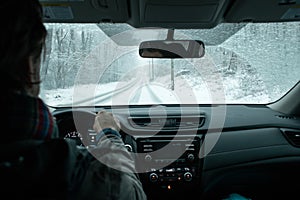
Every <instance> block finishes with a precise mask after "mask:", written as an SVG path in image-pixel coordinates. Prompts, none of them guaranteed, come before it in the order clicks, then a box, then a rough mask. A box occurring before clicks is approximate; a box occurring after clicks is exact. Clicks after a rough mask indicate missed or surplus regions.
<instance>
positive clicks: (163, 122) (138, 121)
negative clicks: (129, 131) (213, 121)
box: [128, 115, 205, 130]
mask: <svg viewBox="0 0 300 200" xmlns="http://www.w3.org/2000/svg"><path fill="white" fill-rule="evenodd" d="M128 121H129V123H130V124H131V125H132V127H134V128H139V129H151V130H161V129H163V130H172V129H189V128H200V127H201V126H203V124H204V121H205V116H204V115H197V116H194V115H193V116H168V117H162V116H152V117H149V116H134V117H129V118H128Z"/></svg>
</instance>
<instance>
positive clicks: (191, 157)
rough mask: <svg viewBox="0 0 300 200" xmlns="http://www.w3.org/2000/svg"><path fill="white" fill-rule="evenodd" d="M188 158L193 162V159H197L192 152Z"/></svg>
mask: <svg viewBox="0 0 300 200" xmlns="http://www.w3.org/2000/svg"><path fill="white" fill-rule="evenodd" d="M187 160H188V161H190V162H193V161H194V160H195V156H194V154H192V153H190V154H189V155H188V156H187Z"/></svg>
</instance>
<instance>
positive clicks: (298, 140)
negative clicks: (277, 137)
mask: <svg viewBox="0 0 300 200" xmlns="http://www.w3.org/2000/svg"><path fill="white" fill-rule="evenodd" d="M281 131H282V133H283V134H284V136H285V137H286V138H287V140H288V141H289V142H290V143H291V144H292V145H293V146H296V147H300V130H294V129H281Z"/></svg>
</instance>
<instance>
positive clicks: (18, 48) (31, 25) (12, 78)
mask: <svg viewBox="0 0 300 200" xmlns="http://www.w3.org/2000/svg"><path fill="white" fill-rule="evenodd" d="M42 12H43V10H42V7H41V4H40V3H39V1H38V0H21V1H12V0H1V2H0V19H1V27H2V28H1V31H0V40H1V42H0V43H1V45H0V74H1V76H2V77H0V79H1V86H0V87H1V88H3V89H7V90H24V88H25V87H30V86H31V85H32V84H39V83H40V82H34V83H33V82H31V81H30V78H29V77H30V71H29V65H28V58H29V56H32V57H33V58H34V62H35V61H38V59H39V58H40V55H41V53H42V50H43V48H44V43H45V38H46V35H47V31H46V28H45V26H44V24H43V21H42Z"/></svg>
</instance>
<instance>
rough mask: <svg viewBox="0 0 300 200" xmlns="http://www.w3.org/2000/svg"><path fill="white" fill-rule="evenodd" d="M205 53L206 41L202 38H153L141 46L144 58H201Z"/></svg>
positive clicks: (140, 52) (141, 53) (140, 49)
mask: <svg viewBox="0 0 300 200" xmlns="http://www.w3.org/2000/svg"><path fill="white" fill-rule="evenodd" d="M204 53H205V47H204V43H203V42H202V41H200V40H152V41H145V42H142V43H141V44H140V46H139V54H140V56H141V57H143V58H201V57H203V56H204Z"/></svg>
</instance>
